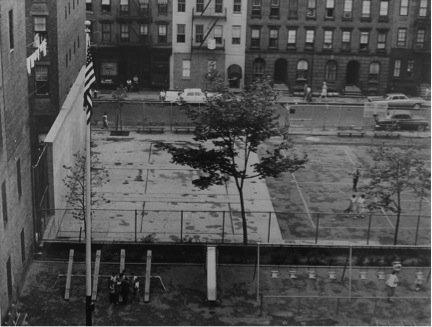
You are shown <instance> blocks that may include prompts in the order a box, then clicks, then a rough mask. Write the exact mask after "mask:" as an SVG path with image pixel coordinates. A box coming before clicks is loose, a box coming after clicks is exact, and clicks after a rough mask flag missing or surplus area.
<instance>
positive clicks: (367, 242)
mask: <svg viewBox="0 0 432 327" xmlns="http://www.w3.org/2000/svg"><path fill="white" fill-rule="evenodd" d="M371 224H372V212H371V213H370V214H369V224H368V230H367V239H366V244H367V245H369V237H370V230H371Z"/></svg>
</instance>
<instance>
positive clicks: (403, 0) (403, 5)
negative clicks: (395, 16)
mask: <svg viewBox="0 0 432 327" xmlns="http://www.w3.org/2000/svg"><path fill="white" fill-rule="evenodd" d="M399 15H401V16H407V15H408V0H400V7H399Z"/></svg>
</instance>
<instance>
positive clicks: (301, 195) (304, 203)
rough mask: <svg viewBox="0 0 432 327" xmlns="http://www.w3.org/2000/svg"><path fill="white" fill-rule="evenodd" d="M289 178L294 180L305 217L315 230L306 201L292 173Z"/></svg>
mask: <svg viewBox="0 0 432 327" xmlns="http://www.w3.org/2000/svg"><path fill="white" fill-rule="evenodd" d="M291 176H292V178H293V179H294V183H295V184H296V187H297V191H298V192H299V194H300V198H301V199H302V201H303V205H304V207H305V209H306V213H307V215H308V217H309V220H310V222H311V225H312V227H313V228H315V223H314V222H313V219H312V216H311V214H310V211H309V207H308V205H307V203H306V200H305V198H304V196H303V193H302V191H301V189H300V185H299V183H297V179H296V178H295V176H294V173H291Z"/></svg>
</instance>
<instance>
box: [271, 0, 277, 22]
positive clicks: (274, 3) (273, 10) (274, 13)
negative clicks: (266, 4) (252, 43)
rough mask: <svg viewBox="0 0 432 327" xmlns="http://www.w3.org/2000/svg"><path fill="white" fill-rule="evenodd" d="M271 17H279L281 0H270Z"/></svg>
mask: <svg viewBox="0 0 432 327" xmlns="http://www.w3.org/2000/svg"><path fill="white" fill-rule="evenodd" d="M270 17H273V18H279V0H270Z"/></svg>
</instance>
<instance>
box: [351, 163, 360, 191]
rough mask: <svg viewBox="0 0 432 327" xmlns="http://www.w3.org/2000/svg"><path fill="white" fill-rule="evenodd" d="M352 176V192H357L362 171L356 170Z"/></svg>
mask: <svg viewBox="0 0 432 327" xmlns="http://www.w3.org/2000/svg"><path fill="white" fill-rule="evenodd" d="M352 176H353V180H352V181H353V187H352V190H353V191H354V192H357V184H358V181H359V178H360V169H358V168H356V169H355V170H354V171H353V173H352Z"/></svg>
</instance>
